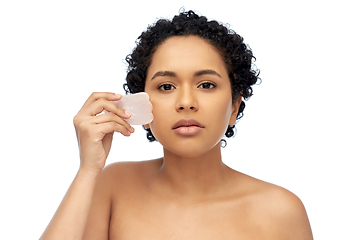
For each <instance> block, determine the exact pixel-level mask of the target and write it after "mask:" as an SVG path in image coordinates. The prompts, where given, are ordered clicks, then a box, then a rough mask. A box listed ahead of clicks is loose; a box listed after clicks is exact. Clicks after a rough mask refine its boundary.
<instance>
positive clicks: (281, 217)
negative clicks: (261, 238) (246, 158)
mask: <svg viewBox="0 0 360 240" xmlns="http://www.w3.org/2000/svg"><path fill="white" fill-rule="evenodd" d="M243 178H244V180H245V182H246V183H247V186H248V190H247V192H248V194H247V199H248V202H249V205H248V206H250V208H251V210H252V212H253V216H254V217H255V218H256V219H257V220H258V221H261V223H260V224H261V225H263V226H267V228H268V229H269V231H270V230H271V231H272V233H273V235H274V236H276V237H277V239H294V240H296V239H302V240H305V239H306V240H311V239H313V237H312V233H311V227H310V224H309V219H308V216H307V213H306V210H305V207H304V205H303V203H302V201H301V200H300V199H299V197H297V196H296V195H295V194H294V193H292V192H290V191H289V190H287V189H285V188H282V187H280V186H277V185H274V184H271V183H268V182H264V181H261V180H258V179H256V178H252V177H250V176H247V175H244V176H243Z"/></svg>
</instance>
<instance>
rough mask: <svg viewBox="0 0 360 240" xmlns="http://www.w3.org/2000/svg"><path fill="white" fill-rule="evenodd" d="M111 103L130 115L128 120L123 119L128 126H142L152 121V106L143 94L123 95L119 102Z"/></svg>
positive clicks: (147, 96)
mask: <svg viewBox="0 0 360 240" xmlns="http://www.w3.org/2000/svg"><path fill="white" fill-rule="evenodd" d="M113 103H114V104H115V105H116V106H117V107H119V108H122V109H124V110H125V111H126V112H128V113H130V114H131V117H130V118H129V119H124V120H125V121H127V122H128V123H129V124H132V125H144V124H148V123H150V122H151V121H152V120H153V115H152V105H151V102H150V100H149V95H148V94H147V93H145V92H140V93H134V94H130V95H123V96H122V97H121V99H120V100H119V101H114V102H113Z"/></svg>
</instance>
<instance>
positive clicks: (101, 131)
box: [74, 93, 134, 172]
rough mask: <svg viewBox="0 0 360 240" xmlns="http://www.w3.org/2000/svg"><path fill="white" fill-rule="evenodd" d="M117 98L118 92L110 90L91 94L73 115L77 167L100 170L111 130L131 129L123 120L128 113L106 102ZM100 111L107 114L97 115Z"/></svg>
mask: <svg viewBox="0 0 360 240" xmlns="http://www.w3.org/2000/svg"><path fill="white" fill-rule="evenodd" d="M120 99H121V95H117V94H114V93H93V94H92V95H91V96H90V97H89V99H88V100H87V101H86V102H85V104H84V106H83V107H82V108H81V110H80V111H79V113H78V114H77V115H76V116H75V117H74V126H75V130H76V135H77V139H78V144H79V150H80V169H86V170H90V171H95V172H100V171H101V170H102V169H103V167H104V166H105V161H106V158H107V156H108V154H109V151H110V147H111V143H112V139H113V134H114V132H120V133H121V134H123V135H124V136H130V134H131V133H133V132H134V128H133V127H131V126H130V124H128V123H127V122H126V121H125V120H124V119H123V118H130V114H128V113H126V112H125V111H124V110H123V109H121V108H118V107H117V106H115V104H113V103H111V102H110V101H117V100H120ZM103 110H106V111H107V113H103V114H100V113H101V112H102V111H103ZM99 114H100V115H99Z"/></svg>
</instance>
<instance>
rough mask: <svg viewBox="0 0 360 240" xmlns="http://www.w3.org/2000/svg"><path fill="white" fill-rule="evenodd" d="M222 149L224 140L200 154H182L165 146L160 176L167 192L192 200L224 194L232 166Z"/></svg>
mask: <svg viewBox="0 0 360 240" xmlns="http://www.w3.org/2000/svg"><path fill="white" fill-rule="evenodd" d="M220 148H221V142H219V143H218V144H217V145H216V146H215V147H214V148H212V149H211V150H210V151H208V152H207V153H206V154H204V155H202V156H197V157H183V156H178V155H175V154H173V153H171V152H169V151H167V150H166V149H164V158H163V164H162V166H161V168H160V170H159V179H161V180H162V182H163V183H164V185H165V186H166V188H167V189H168V190H167V192H169V193H170V194H174V195H175V196H176V197H177V198H179V197H181V198H187V197H190V198H191V199H194V198H197V199H204V198H208V197H209V196H210V197H211V196H214V195H218V194H219V193H221V191H222V190H223V189H224V184H225V183H226V182H227V181H228V176H229V172H230V171H231V169H230V168H228V167H227V166H226V165H225V164H224V163H223V162H222V159H221V149H220Z"/></svg>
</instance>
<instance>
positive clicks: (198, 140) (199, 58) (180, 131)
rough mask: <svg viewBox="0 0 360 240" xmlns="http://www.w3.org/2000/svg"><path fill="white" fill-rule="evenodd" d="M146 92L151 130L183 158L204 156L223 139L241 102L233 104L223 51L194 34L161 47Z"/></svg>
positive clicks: (150, 71)
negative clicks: (151, 114) (151, 112)
mask: <svg viewBox="0 0 360 240" xmlns="http://www.w3.org/2000/svg"><path fill="white" fill-rule="evenodd" d="M145 92H147V93H148V94H149V96H150V101H151V102H152V104H153V115H154V120H153V122H151V123H150V128H151V131H152V133H153V134H154V136H155V138H156V139H157V140H158V141H159V142H160V143H161V144H162V145H163V146H164V148H165V149H166V150H168V151H170V152H172V153H174V154H177V155H180V156H184V157H196V156H200V155H201V154H204V153H206V152H207V151H209V150H210V149H212V148H213V147H214V146H217V145H218V144H220V143H219V142H220V140H221V138H222V137H223V136H224V134H225V132H226V130H227V127H228V125H234V124H235V121H236V115H237V111H238V109H239V104H240V101H237V102H235V103H234V104H233V103H232V96H231V85H230V80H229V77H228V74H227V69H226V66H225V63H224V61H223V59H222V57H221V55H220V54H219V52H218V50H217V49H216V48H215V47H214V46H212V45H211V44H209V43H208V42H207V41H205V40H203V39H201V38H199V37H195V36H175V37H171V38H168V39H167V40H166V41H165V42H164V43H162V44H161V45H160V46H159V47H158V48H157V50H156V51H155V53H154V54H153V58H152V62H151V65H150V66H149V68H148V72H147V77H146V82H145ZM146 127H149V126H146Z"/></svg>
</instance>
